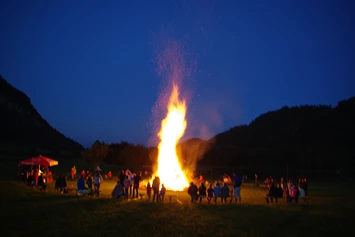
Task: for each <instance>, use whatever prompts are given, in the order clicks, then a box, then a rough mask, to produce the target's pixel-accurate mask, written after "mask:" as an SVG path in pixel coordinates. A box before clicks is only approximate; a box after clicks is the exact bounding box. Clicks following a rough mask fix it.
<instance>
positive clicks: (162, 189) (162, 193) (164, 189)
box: [160, 184, 166, 202]
mask: <svg viewBox="0 0 355 237" xmlns="http://www.w3.org/2000/svg"><path fill="white" fill-rule="evenodd" d="M165 192H166V188H165V186H164V184H162V185H161V189H160V201H161V202H164V197H165Z"/></svg>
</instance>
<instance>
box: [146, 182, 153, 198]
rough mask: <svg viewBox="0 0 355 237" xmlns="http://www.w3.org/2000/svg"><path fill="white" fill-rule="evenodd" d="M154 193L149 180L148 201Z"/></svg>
mask: <svg viewBox="0 0 355 237" xmlns="http://www.w3.org/2000/svg"><path fill="white" fill-rule="evenodd" d="M151 193H152V186H150V182H148V185H147V196H148V201H150V195H151Z"/></svg>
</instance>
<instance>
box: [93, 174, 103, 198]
mask: <svg viewBox="0 0 355 237" xmlns="http://www.w3.org/2000/svg"><path fill="white" fill-rule="evenodd" d="M102 181H103V178H102V176H101V174H100V171H96V174H95V176H94V189H95V193H96V195H97V196H99V195H100V185H101V183H102Z"/></svg>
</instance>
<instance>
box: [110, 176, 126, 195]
mask: <svg viewBox="0 0 355 237" xmlns="http://www.w3.org/2000/svg"><path fill="white" fill-rule="evenodd" d="M111 195H112V197H113V198H116V199H117V198H120V197H121V196H123V195H124V194H123V186H122V184H121V182H120V180H118V181H117V184H116V186H115V188H114V189H113V191H112V193H111Z"/></svg>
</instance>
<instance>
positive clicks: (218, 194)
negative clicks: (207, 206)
mask: <svg viewBox="0 0 355 237" xmlns="http://www.w3.org/2000/svg"><path fill="white" fill-rule="evenodd" d="M221 192H222V189H221V186H220V185H219V183H218V182H217V184H216V186H214V203H215V204H217V198H219V197H220V198H221V202H223V198H222V195H221Z"/></svg>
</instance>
